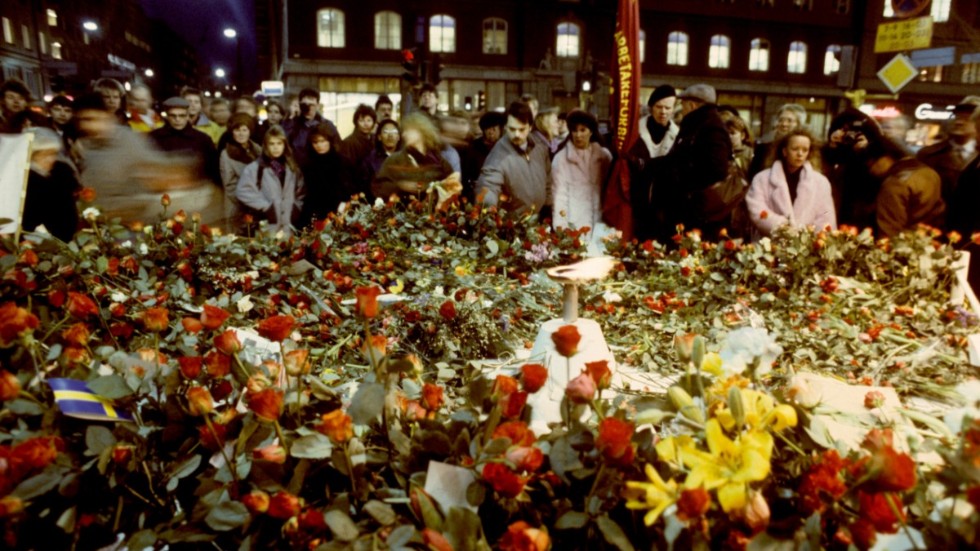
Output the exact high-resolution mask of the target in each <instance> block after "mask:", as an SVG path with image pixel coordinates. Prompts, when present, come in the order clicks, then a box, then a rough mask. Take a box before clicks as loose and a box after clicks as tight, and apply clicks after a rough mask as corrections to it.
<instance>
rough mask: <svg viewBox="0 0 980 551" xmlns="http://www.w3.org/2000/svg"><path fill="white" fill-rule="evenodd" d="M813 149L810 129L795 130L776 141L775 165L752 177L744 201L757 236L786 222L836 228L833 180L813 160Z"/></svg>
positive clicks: (793, 224)
mask: <svg viewBox="0 0 980 551" xmlns="http://www.w3.org/2000/svg"><path fill="white" fill-rule="evenodd" d="M813 150H814V147H813V137H812V136H811V135H810V132H809V131H808V130H805V129H801V128H800V129H796V130H793V131H792V132H790V133H789V134H787V135H786V136H784V137H783V138H782V139H781V140H780V141H779V143H778V144H777V149H776V161H775V162H774V163H773V165H772V167H770V168H767V169H766V170H763V171H762V172H760V173H758V174H756V176H755V178H753V179H752V187H750V188H749V192H748V194H747V195H746V196H745V204H746V206H747V207H748V211H749V218H751V219H752V223H753V224H754V225H755V229H756V230H757V231H758V234H759V235H758V236H760V237H761V236H768V235H772V233H773V231H775V230H776V228H779V227H781V226H786V225H789V226H791V227H795V228H805V227H807V226H813V227H814V228H815V229H818V230H822V229H823V228H824V227H826V226H830V228H831V229H836V228H837V215H836V213H835V212H834V200H833V197H832V196H831V192H830V182H829V181H828V180H827V178H826V177H825V176H824V175H823V174H821V173H820V172H818V171H817V170H816V169H814V168H813V166H812V165H811V164H810V160H809V159H810V153H811V152H812V151H813Z"/></svg>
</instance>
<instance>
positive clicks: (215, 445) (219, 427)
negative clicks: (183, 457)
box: [197, 423, 228, 452]
mask: <svg viewBox="0 0 980 551" xmlns="http://www.w3.org/2000/svg"><path fill="white" fill-rule="evenodd" d="M212 428H213V429H214V430H213V431H212V430H211V429H212ZM227 434H228V425H225V424H222V423H211V425H210V426H209V425H201V426H200V427H198V429H197V438H198V440H199V441H200V442H201V445H202V446H204V448H205V449H207V450H210V451H213V452H216V451H218V450H220V449H221V448H222V447H224V445H225V439H226V435H227Z"/></svg>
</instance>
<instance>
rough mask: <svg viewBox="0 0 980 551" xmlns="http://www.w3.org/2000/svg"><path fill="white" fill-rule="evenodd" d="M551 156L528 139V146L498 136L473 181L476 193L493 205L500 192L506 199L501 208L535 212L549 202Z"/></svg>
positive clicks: (498, 199)
mask: <svg viewBox="0 0 980 551" xmlns="http://www.w3.org/2000/svg"><path fill="white" fill-rule="evenodd" d="M551 182H552V179H551V159H550V154H549V152H548V148H547V147H544V146H541V145H538V144H537V143H536V142H535V141H534V140H532V139H530V138H529V139H528V140H527V150H526V151H521V150H519V149H517V148H516V147H514V144H512V143H511V142H510V140H508V139H507V138H506V137H504V138H501V139H499V140H497V143H496V144H495V145H494V146H493V149H492V150H490V155H489V156H488V157H487V160H486V162H484V163H483V170H481V171H480V177H479V179H477V182H476V196H477V198H482V201H483V203H485V204H487V205H496V204H497V203H498V202H499V201H500V196H501V194H506V195H507V196H508V197H509V201H508V202H507V204H506V205H503V206H504V208H507V209H508V210H513V211H519V212H523V211H526V210H532V211H534V212H537V211H538V210H539V209H541V207H543V206H545V205H551V203H552V194H551Z"/></svg>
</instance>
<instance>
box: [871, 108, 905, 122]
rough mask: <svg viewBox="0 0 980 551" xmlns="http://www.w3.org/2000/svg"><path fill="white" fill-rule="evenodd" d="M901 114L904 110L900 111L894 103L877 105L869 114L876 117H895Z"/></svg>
mask: <svg viewBox="0 0 980 551" xmlns="http://www.w3.org/2000/svg"><path fill="white" fill-rule="evenodd" d="M901 114H902V112H901V111H899V110H898V109H897V108H896V107H895V106H893V105H886V106H884V107H875V108H874V109H872V110H871V113H869V115H871V116H872V117H874V118H876V119H894V118H895V117H898V116H900V115H901Z"/></svg>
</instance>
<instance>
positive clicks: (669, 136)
mask: <svg viewBox="0 0 980 551" xmlns="http://www.w3.org/2000/svg"><path fill="white" fill-rule="evenodd" d="M649 120H650V117H649V116H646V117H643V118H641V119H640V122H639V126H640V139H639V140H637V141H636V144H635V145H634V146H633V147H632V148H631V150H630V153H631V154H632V155H633V156H636V157H638V158H641V159H644V160H648V159H656V158H657V157H663V156H664V155H666V154H667V153H668V152H669V151H670V148H671V147H672V146H673V145H674V140H676V139H677V133H678V132H680V127H679V126H677V123H676V122H674V121H669V122H668V124H667V133H666V134H664V137H663V139H662V140H660V143H658V144H655V143H653V136H651V135H650V127H648V126H647V123H648V121H649Z"/></svg>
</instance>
